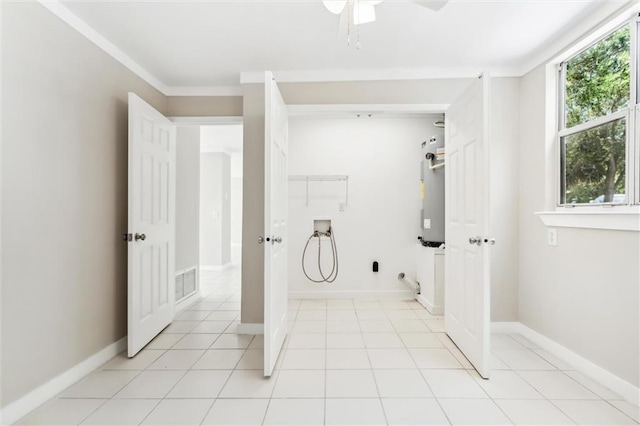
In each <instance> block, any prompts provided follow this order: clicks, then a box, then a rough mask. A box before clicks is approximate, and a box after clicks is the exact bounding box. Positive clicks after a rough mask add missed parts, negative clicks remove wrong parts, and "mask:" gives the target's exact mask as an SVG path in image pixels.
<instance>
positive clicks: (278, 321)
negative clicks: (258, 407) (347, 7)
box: [264, 72, 289, 377]
mask: <svg viewBox="0 0 640 426" xmlns="http://www.w3.org/2000/svg"><path fill="white" fill-rule="evenodd" d="M264 87H265V111H264V112H265V115H264V117H265V137H264V143H265V156H264V159H265V170H264V175H265V187H264V190H265V192H264V194H265V200H264V205H265V212H264V235H265V238H264V245H265V257H264V375H265V377H269V376H271V373H272V372H273V368H274V367H275V364H276V361H277V359H278V355H279V354H280V350H281V349H282V345H283V343H284V339H285V337H286V335H287V309H288V307H287V304H288V291H289V289H288V287H289V286H288V282H287V224H288V220H287V215H288V205H287V204H288V203H287V177H288V175H287V146H288V118H287V106H286V105H285V103H284V100H283V99H282V96H281V95H280V91H279V90H278V85H277V84H276V82H275V80H274V79H273V75H272V74H271V73H270V72H266V73H265V80H264Z"/></svg>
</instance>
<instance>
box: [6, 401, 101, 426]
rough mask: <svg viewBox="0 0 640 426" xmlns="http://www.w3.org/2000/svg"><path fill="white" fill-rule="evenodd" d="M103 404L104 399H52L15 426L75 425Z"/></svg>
mask: <svg viewBox="0 0 640 426" xmlns="http://www.w3.org/2000/svg"><path fill="white" fill-rule="evenodd" d="M105 402H106V400H105V399H52V400H50V401H48V402H46V403H45V404H43V405H42V406H40V407H38V408H37V409H36V410H34V411H33V412H31V413H30V414H29V415H27V416H26V417H24V418H22V419H21V420H20V421H19V422H18V423H17V424H19V425H34V426H35V425H38V426H45V425H46V426H53V425H55V426H62V425H65V426H66V425H77V424H79V423H80V422H81V421H82V420H84V419H85V418H87V417H88V416H89V415H90V414H91V413H93V412H94V411H96V410H97V409H98V408H99V407H100V406H101V405H102V404H104V403H105Z"/></svg>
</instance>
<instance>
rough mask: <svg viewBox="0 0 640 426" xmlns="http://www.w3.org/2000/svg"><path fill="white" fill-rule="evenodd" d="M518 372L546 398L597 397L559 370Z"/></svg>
mask: <svg viewBox="0 0 640 426" xmlns="http://www.w3.org/2000/svg"><path fill="white" fill-rule="evenodd" d="M518 374H519V375H520V376H521V377H522V378H523V379H525V380H526V381H527V382H528V383H529V384H530V385H531V386H533V387H534V388H535V389H536V390H537V391H538V392H540V393H541V394H542V396H544V397H545V398H547V399H598V397H597V395H596V394H594V393H593V392H591V391H590V390H588V389H587V388H585V387H584V386H582V385H581V384H579V383H578V382H576V381H575V380H573V379H571V378H570V377H569V376H567V375H565V374H564V373H563V372H561V371H520V372H518Z"/></svg>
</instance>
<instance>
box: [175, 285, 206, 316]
mask: <svg viewBox="0 0 640 426" xmlns="http://www.w3.org/2000/svg"><path fill="white" fill-rule="evenodd" d="M201 299H202V294H201V293H200V290H197V291H195V292H194V293H192V294H191V296H187V297H185V298H184V299H182V300H181V301H179V302H177V303H176V308H175V312H176V314H177V313H178V312H182V311H185V310H187V309H188V308H189V307H191V305H193V304H195V303H197V302H199V301H200V300H201Z"/></svg>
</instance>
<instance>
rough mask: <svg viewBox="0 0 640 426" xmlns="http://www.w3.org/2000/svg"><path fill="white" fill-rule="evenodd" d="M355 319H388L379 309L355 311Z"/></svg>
mask: <svg viewBox="0 0 640 426" xmlns="http://www.w3.org/2000/svg"><path fill="white" fill-rule="evenodd" d="M356 317H357V318H358V320H361V321H370V320H387V319H389V317H387V314H386V313H385V312H384V311H383V310H380V309H358V310H356Z"/></svg>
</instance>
